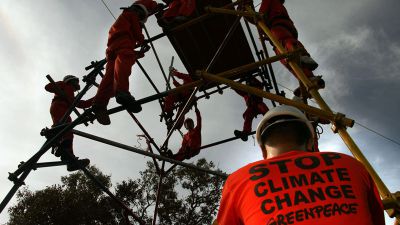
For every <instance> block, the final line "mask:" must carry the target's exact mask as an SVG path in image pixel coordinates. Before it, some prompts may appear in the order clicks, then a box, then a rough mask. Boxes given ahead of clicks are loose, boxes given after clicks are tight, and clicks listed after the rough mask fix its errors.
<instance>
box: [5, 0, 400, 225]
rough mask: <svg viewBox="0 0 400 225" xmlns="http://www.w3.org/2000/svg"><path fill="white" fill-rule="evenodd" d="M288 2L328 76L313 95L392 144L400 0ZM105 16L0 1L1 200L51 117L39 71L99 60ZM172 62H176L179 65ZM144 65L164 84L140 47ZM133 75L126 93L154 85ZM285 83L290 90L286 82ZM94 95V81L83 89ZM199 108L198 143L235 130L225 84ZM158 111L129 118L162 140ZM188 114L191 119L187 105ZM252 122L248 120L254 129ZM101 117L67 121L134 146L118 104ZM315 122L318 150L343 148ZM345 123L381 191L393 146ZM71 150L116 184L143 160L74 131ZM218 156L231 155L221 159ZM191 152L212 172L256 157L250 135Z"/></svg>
mask: <svg viewBox="0 0 400 225" xmlns="http://www.w3.org/2000/svg"><path fill="white" fill-rule="evenodd" d="M105 2H106V3H107V4H108V5H109V6H110V9H111V11H112V12H113V14H115V15H116V16H118V15H119V13H120V10H119V7H122V6H127V5H130V4H131V2H130V1H127V0H120V1H118V0H105ZM258 2H259V1H256V4H257V3H258ZM286 7H287V9H288V11H289V14H290V15H291V17H292V19H293V20H294V22H295V24H296V26H297V28H298V30H299V34H300V37H299V39H300V40H301V41H302V42H303V44H304V45H305V46H306V48H307V49H308V51H309V52H310V53H311V54H312V56H313V58H315V59H316V60H317V61H318V62H319V64H320V67H319V68H318V69H317V70H316V71H315V72H316V73H317V74H322V75H323V76H324V79H325V80H326V83H327V87H326V89H325V90H323V91H321V94H322V95H323V97H324V98H325V99H326V101H327V102H328V104H329V105H330V106H331V108H332V109H333V110H334V111H339V112H342V113H345V114H346V115H347V116H348V117H350V118H353V119H355V120H356V122H358V123H360V124H362V125H365V126H367V127H368V128H370V129H373V130H376V131H378V132H379V133H381V134H383V135H385V136H387V137H389V138H391V139H393V140H396V141H397V142H399V141H400V132H399V130H400V122H399V121H398V112H399V111H400V104H399V94H400V91H399V89H398V88H399V87H400V76H399V71H400V40H399V38H398V37H399V35H400V19H399V16H398V11H399V10H400V2H399V1H397V0H386V1H378V0H336V1H326V0H325V1H322V0H308V1H287V3H286ZM113 21H114V18H113V17H112V16H111V15H110V14H109V12H108V11H107V10H106V8H105V7H104V5H103V4H102V2H101V1H100V0H86V1H80V0H70V1H52V0H37V1H28V0H20V1H12V0H2V1H1V2H0V33H1V35H0V43H1V45H0V62H1V63H0V65H1V66H0V74H1V82H0V91H1V95H0V104H1V108H2V110H1V111H0V124H2V128H1V129H0V151H1V156H2V157H0V172H1V173H0V198H1V199H3V198H4V196H5V195H6V194H7V193H8V191H9V190H10V188H11V187H12V183H11V182H10V181H9V180H8V179H7V176H8V172H12V171H14V170H15V169H16V168H17V165H18V163H19V162H20V161H26V160H27V159H28V158H29V157H31V156H32V155H33V154H34V153H35V152H36V151H37V150H38V149H39V148H40V146H41V145H42V144H43V142H44V141H45V139H44V138H43V137H41V136H40V135H39V132H40V130H41V129H42V128H44V127H46V126H47V127H48V126H51V118H50V115H49V106H50V102H51V99H52V95H50V94H49V93H46V92H45V90H44V88H43V87H44V86H45V85H46V83H47V80H46V78H45V75H46V74H51V75H52V77H53V78H54V79H55V80H60V79H62V77H63V76H65V75H66V74H75V75H77V76H79V77H82V76H83V75H85V74H87V72H86V71H85V70H84V67H85V66H87V65H89V63H90V61H92V60H99V59H102V58H104V51H105V46H106V41H107V32H108V29H109V27H110V26H111V24H112V23H113ZM147 26H148V28H149V31H150V33H151V35H156V34H158V33H160V32H161V29H159V28H158V27H157V25H156V23H155V19H154V18H150V19H149V21H148V23H147ZM155 46H156V48H157V49H158V53H159V54H160V57H161V63H162V65H163V66H164V68H167V67H168V66H169V63H170V59H171V57H172V56H173V55H175V53H174V51H173V49H172V48H171V46H170V43H169V42H168V40H167V39H166V38H163V39H161V40H159V41H157V42H156V43H155ZM175 58H176V59H177V56H175ZM177 61H178V60H175V62H176V63H175V65H176V67H177V68H178V69H179V70H181V71H184V67H183V66H182V64H181V63H179V62H177ZM142 63H143V65H144V67H145V68H146V69H147V70H148V71H149V74H150V76H151V77H152V78H153V79H154V81H155V82H156V85H157V86H158V88H159V89H160V90H164V89H165V83H163V78H162V75H161V73H160V70H159V69H157V65H156V61H155V57H154V55H153V54H152V53H148V54H147V55H146V58H145V60H143V61H142ZM274 69H275V73H276V74H277V80H278V83H279V84H280V85H282V86H285V87H287V88H289V89H294V88H295V87H296V81H295V80H294V78H293V77H292V76H291V75H290V74H288V72H287V71H286V70H285V69H283V68H282V66H281V65H279V64H276V65H274ZM132 74H133V76H131V86H130V90H131V92H132V93H133V94H134V96H135V97H136V98H142V97H146V96H148V95H152V94H154V90H153V89H152V87H151V86H150V85H149V83H148V82H147V81H146V79H145V78H144V76H143V74H142V73H141V72H140V71H139V70H138V67H137V66H134V69H133V73H132ZM281 88H282V87H281ZM283 90H285V92H286V93H287V96H289V97H291V94H290V91H288V90H286V89H283ZM94 94H95V90H94V89H93V90H91V91H90V92H89V93H88V94H87V96H85V98H89V97H92V96H93V95H94ZM266 103H267V104H268V105H269V106H271V104H270V102H268V101H266ZM198 105H199V109H200V110H201V112H202V116H203V121H204V123H203V144H208V143H212V142H215V141H217V140H221V139H225V138H229V137H232V136H233V130H235V129H240V128H241V127H242V123H243V120H242V117H241V116H242V113H243V111H244V109H245V108H244V106H245V105H244V102H243V101H242V99H241V98H240V97H238V96H237V95H236V94H234V93H233V92H232V91H225V92H224V94H223V95H219V94H216V95H213V96H212V97H211V99H210V100H201V101H200V102H199V103H198ZM113 106H116V103H115V101H114V100H112V101H111V104H110V107H113ZM216 106H220V107H219V108H218V110H215V107H216ZM159 114H160V107H159V105H158V103H157V102H152V103H149V104H146V105H144V106H143V112H142V113H140V114H138V115H137V117H138V118H139V120H140V121H141V122H142V124H143V125H144V126H145V127H146V129H147V130H148V131H149V133H150V134H151V135H152V136H153V137H154V138H155V140H156V142H157V143H158V144H161V143H162V142H163V141H164V139H165V136H166V128H165V125H164V124H163V123H160V122H159V116H158V115H159ZM188 115H189V116H194V113H193V112H190V113H189V114H188ZM259 119H260V117H259V118H258V119H256V120H255V121H254V123H253V127H255V126H256V123H257V122H258V121H259ZM111 120H112V124H111V125H110V126H101V125H99V124H98V123H96V122H95V123H94V124H91V125H90V126H89V127H85V126H83V125H81V126H79V127H77V129H78V130H82V131H85V132H89V133H92V134H96V135H98V136H101V137H106V138H109V139H112V140H115V141H119V142H122V143H124V144H128V145H131V146H136V147H141V146H144V142H143V141H140V140H139V142H138V139H137V136H136V135H138V134H141V132H140V130H139V129H138V128H137V126H136V125H135V123H134V122H133V121H132V119H131V118H130V117H129V115H128V114H127V113H124V112H121V113H120V114H118V115H112V116H111ZM324 131H325V132H324V134H323V135H322V137H321V139H320V148H321V150H326V151H339V152H344V153H347V154H350V152H349V151H348V150H347V148H346V146H345V145H344V144H343V143H342V141H341V139H340V137H338V135H333V134H332V132H331V131H330V128H329V126H326V127H324ZM349 132H350V134H351V135H352V137H353V138H354V140H355V142H356V143H357V144H358V145H359V147H360V148H361V150H362V151H363V152H364V154H365V155H366V157H367V158H368V159H369V160H370V162H371V164H372V165H373V166H374V167H375V169H376V170H377V171H378V174H379V175H380V176H381V178H382V179H383V181H384V182H385V183H386V184H387V186H388V187H389V189H390V190H391V191H393V192H394V191H398V190H399V186H400V185H399V184H400V179H399V177H398V174H400V164H399V163H398V159H399V158H400V153H399V151H400V147H399V145H398V144H396V143H393V142H391V141H388V140H386V139H384V138H382V137H380V136H378V135H376V134H374V133H372V132H370V131H368V130H367V129H365V128H363V127H362V126H360V125H357V124H356V125H355V127H354V128H351V129H349ZM180 141H181V137H180V136H179V135H177V134H174V135H173V136H172V138H171V143H170V146H169V147H170V148H171V149H173V150H175V151H176V150H177V149H178V148H179V143H180ZM75 154H76V155H77V156H80V157H88V158H90V160H91V162H92V163H93V164H95V165H96V166H97V167H99V168H100V169H101V170H102V171H103V172H104V173H106V174H111V175H112V179H113V182H114V183H116V182H120V181H122V180H124V179H126V178H129V177H136V176H138V172H139V171H140V170H141V169H143V166H144V163H145V162H146V161H147V160H148V159H147V158H146V157H144V156H140V155H136V154H134V153H129V152H125V151H123V150H120V149H117V148H114V147H109V146H106V145H103V144H98V143H96V142H94V141H91V140H87V139H84V138H81V137H76V139H75ZM228 154H229V156H230V157H229V158H227V157H226V155H228ZM199 157H205V158H207V159H209V160H212V161H214V162H215V163H216V164H217V165H218V166H219V168H220V169H222V170H224V171H226V172H229V173H230V172H232V171H234V170H236V169H238V168H239V167H241V166H244V165H246V164H247V163H249V162H252V161H255V160H258V159H260V158H261V154H260V152H259V150H258V148H257V146H256V145H255V144H254V140H253V139H252V138H250V139H249V141H248V142H242V141H234V142H231V143H228V144H225V145H221V146H217V147H214V148H209V149H206V150H204V151H202V152H201V153H200V155H199V156H197V157H196V158H194V159H193V160H196V159H198V158H199ZM54 160H56V158H55V157H54V156H53V155H51V154H50V153H47V154H45V155H44V156H43V157H42V159H41V161H54ZM396 162H397V163H396ZM63 175H67V171H66V170H65V167H57V168H51V169H50V168H44V169H39V170H36V171H34V172H32V173H31V174H30V175H29V177H28V178H27V179H26V183H27V185H28V186H29V188H30V189H32V190H37V189H42V188H44V187H46V186H47V185H51V184H54V183H59V182H60V177H61V176H63ZM13 203H15V198H13V200H12V201H11V204H13ZM7 218H8V216H7V213H6V212H5V211H3V213H2V214H1V215H0V222H1V223H4V222H6V221H7Z"/></svg>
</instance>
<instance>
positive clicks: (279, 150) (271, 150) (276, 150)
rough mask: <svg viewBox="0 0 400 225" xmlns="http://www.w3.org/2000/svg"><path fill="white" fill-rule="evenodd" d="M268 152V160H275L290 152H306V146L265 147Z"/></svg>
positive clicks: (282, 145)
mask: <svg viewBox="0 0 400 225" xmlns="http://www.w3.org/2000/svg"><path fill="white" fill-rule="evenodd" d="M265 147H266V150H267V155H266V159H270V158H274V157H277V156H279V155H282V154H285V153H287V152H290V151H306V148H305V146H299V145H291V144H280V145H278V146H273V147H272V146H265Z"/></svg>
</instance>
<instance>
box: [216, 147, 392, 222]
mask: <svg viewBox="0 0 400 225" xmlns="http://www.w3.org/2000/svg"><path fill="white" fill-rule="evenodd" d="M217 221H218V225H260V224H265V225H281V224H282V225H283V224H296V225H322V224H335V225H348V224H362V225H384V224H385V220H384V215H383V205H382V202H381V199H380V197H379V193H378V191H377V189H376V186H375V184H374V181H373V180H372V178H371V176H370V175H369V174H368V172H367V171H366V169H365V167H364V166H363V165H362V164H361V163H360V162H358V161H357V160H355V159H354V158H352V157H350V156H348V155H344V154H341V153H333V152H312V153H310V152H303V151H290V152H287V153H284V154H282V155H279V156H277V157H274V158H272V159H266V160H261V161H258V162H254V163H251V164H249V165H247V166H245V167H242V168H241V169H239V170H237V171H236V172H234V173H232V174H231V175H230V176H229V177H228V179H227V181H226V183H225V186H224V188H223V191H222V199H221V204H220V208H219V212H218V216H217Z"/></svg>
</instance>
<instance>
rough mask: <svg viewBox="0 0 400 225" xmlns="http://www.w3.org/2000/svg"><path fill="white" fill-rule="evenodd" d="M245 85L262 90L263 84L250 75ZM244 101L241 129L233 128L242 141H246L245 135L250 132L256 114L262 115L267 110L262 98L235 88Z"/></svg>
mask: <svg viewBox="0 0 400 225" xmlns="http://www.w3.org/2000/svg"><path fill="white" fill-rule="evenodd" d="M247 85H249V86H251V87H255V88H258V89H260V90H263V87H264V85H263V84H262V82H260V81H259V80H258V79H257V78H255V77H251V78H250V79H249V80H248V81H247ZM235 91H236V93H238V94H239V95H240V96H242V97H243V98H244V100H245V101H246V106H247V109H246V111H245V112H244V113H243V118H244V123H243V131H239V130H235V131H234V134H235V136H236V137H240V138H241V139H242V140H243V141H247V136H248V135H249V134H250V133H251V124H252V122H253V119H254V118H255V117H257V115H259V114H261V115H264V114H265V113H266V112H267V111H268V106H267V105H266V104H265V103H264V102H263V98H261V97H259V96H256V95H251V94H249V93H247V92H244V91H239V90H235Z"/></svg>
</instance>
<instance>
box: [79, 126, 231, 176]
mask: <svg viewBox="0 0 400 225" xmlns="http://www.w3.org/2000/svg"><path fill="white" fill-rule="evenodd" d="M72 132H73V133H74V134H76V135H78V136H81V137H85V138H88V139H91V140H94V141H98V142H101V143H104V144H108V145H111V146H114V147H117V148H121V149H124V150H127V151H130V152H135V153H138V154H141V155H145V156H148V157H153V158H156V159H159V160H163V161H167V162H169V163H172V164H178V165H180V166H184V167H187V168H191V169H195V170H199V171H202V172H206V173H210V174H213V175H215V176H219V177H222V178H224V179H226V178H227V177H228V175H227V174H226V173H222V172H218V171H214V170H208V169H204V168H201V167H198V166H195V165H193V164H189V163H184V162H181V161H178V160H175V159H171V158H168V157H165V156H162V155H157V154H154V153H151V152H147V151H143V150H141V149H138V148H134V147H131V146H128V145H125V144H121V143H118V142H115V141H111V140H108V139H105V138H102V137H98V136H95V135H92V134H88V133H85V132H82V131H78V130H72Z"/></svg>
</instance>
